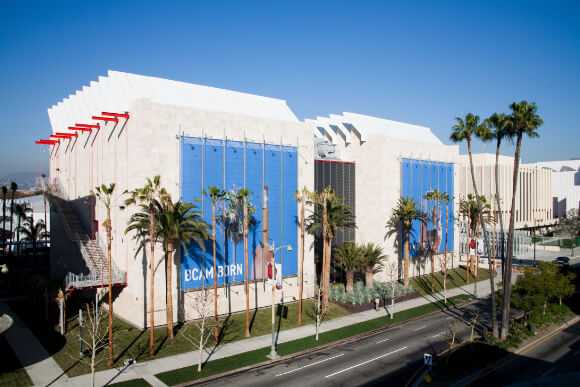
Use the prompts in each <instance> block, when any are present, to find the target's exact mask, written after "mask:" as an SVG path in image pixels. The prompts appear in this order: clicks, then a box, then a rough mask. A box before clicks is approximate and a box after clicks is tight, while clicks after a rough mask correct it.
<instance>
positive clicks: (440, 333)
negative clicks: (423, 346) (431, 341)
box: [431, 332, 445, 338]
mask: <svg viewBox="0 0 580 387" xmlns="http://www.w3.org/2000/svg"><path fill="white" fill-rule="evenodd" d="M444 333H445V332H439V333H437V334H435V335H433V336H431V337H432V338H435V337H439V336H441V335H442V334H444Z"/></svg>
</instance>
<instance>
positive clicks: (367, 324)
mask: <svg viewBox="0 0 580 387" xmlns="http://www.w3.org/2000/svg"><path fill="white" fill-rule="evenodd" d="M469 299H470V297H469V296H467V295H459V296H456V297H453V298H450V299H449V300H448V304H447V305H444V304H443V303H439V302H438V303H430V304H426V305H423V306H419V307H416V308H412V309H408V310H405V311H401V312H399V313H397V314H396V315H395V317H394V318H393V319H390V318H389V317H388V316H384V317H379V318H376V319H373V320H368V321H364V322H361V323H357V324H353V325H349V326H346V327H343V328H339V329H335V330H332V331H328V332H324V333H321V334H320V335H319V340H318V341H316V340H315V337H314V336H308V337H304V338H301V339H298V340H293V341H289V342H286V343H281V344H279V345H278V353H279V354H280V355H282V356H288V355H293V354H299V353H301V352H303V351H307V350H312V349H317V347H322V346H325V345H329V344H332V343H336V342H339V341H341V340H344V339H348V338H352V337H353V336H357V335H361V334H368V333H372V332H373V331H375V330H378V329H384V328H387V327H391V326H393V325H396V324H399V323H402V322H405V321H408V320H411V319H414V318H417V317H421V316H424V315H427V314H429V313H432V312H436V311H439V310H441V309H443V308H446V307H452V306H457V305H458V304H461V303H464V302H466V301H468V300H469ZM269 352H270V348H269V347H266V348H261V349H258V350H254V351H251V352H246V353H243V354H239V355H235V356H231V357H227V358H222V359H218V360H214V361H210V362H208V363H206V364H205V365H204V367H203V369H202V371H201V372H197V368H196V367H197V365H193V363H194V362H195V357H194V356H193V355H192V359H191V360H192V366H189V367H184V368H180V369H176V370H173V371H168V372H162V373H159V374H157V375H155V376H156V377H157V378H159V379H160V380H161V381H163V382H164V383H166V384H168V385H171V386H173V385H177V384H181V383H186V382H192V381H195V380H199V379H203V378H207V377H210V376H215V377H217V376H218V375H219V374H223V373H229V372H230V371H234V370H238V369H243V368H245V367H250V366H260V365H266V364H269V363H271V361H266V356H267V355H268V354H269Z"/></svg>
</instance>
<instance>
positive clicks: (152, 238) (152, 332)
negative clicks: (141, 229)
mask: <svg viewBox="0 0 580 387" xmlns="http://www.w3.org/2000/svg"><path fill="white" fill-rule="evenodd" d="M155 227H156V225H155V215H154V214H153V208H150V209H149V254H150V256H149V356H153V355H155V352H154V351H155V240H156V235H155V234H156V233H155Z"/></svg>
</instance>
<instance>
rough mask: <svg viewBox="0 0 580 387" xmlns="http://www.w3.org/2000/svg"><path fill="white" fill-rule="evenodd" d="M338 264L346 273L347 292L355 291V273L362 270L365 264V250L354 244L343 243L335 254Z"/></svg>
mask: <svg viewBox="0 0 580 387" xmlns="http://www.w3.org/2000/svg"><path fill="white" fill-rule="evenodd" d="M334 255H335V257H336V262H337V263H338V265H339V266H340V267H341V268H342V270H344V272H345V273H346V292H347V293H352V292H353V290H354V272H355V271H358V270H360V268H361V267H362V264H363V250H362V249H361V248H360V246H358V245H357V244H356V243H354V242H346V243H343V245H342V246H340V247H338V248H337V249H336V251H335V252H334Z"/></svg>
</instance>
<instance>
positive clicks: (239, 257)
mask: <svg viewBox="0 0 580 387" xmlns="http://www.w3.org/2000/svg"><path fill="white" fill-rule="evenodd" d="M226 144H227V145H226V170H225V173H226V179H225V180H226V189H227V190H229V191H231V190H236V191H237V190H239V189H240V188H243V187H244V144H243V143H242V142H238V141H227V143H226ZM239 231H240V232H239V233H232V234H229V235H228V238H227V239H228V240H227V243H226V244H225V250H226V251H225V254H224V255H225V257H226V266H227V267H229V268H230V269H229V270H228V273H229V275H228V276H226V282H228V283H231V282H242V281H243V280H244V274H243V269H244V268H243V266H244V240H243V237H242V234H241V232H242V230H241V229H240V230H239Z"/></svg>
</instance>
